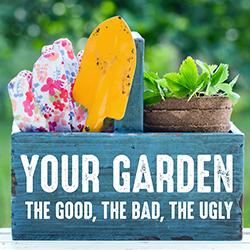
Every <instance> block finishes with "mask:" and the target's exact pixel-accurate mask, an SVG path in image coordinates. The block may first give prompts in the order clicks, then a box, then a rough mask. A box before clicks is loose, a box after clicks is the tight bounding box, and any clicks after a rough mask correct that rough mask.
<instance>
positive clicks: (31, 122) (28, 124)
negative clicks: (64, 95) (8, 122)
mask: <svg viewBox="0 0 250 250" xmlns="http://www.w3.org/2000/svg"><path fill="white" fill-rule="evenodd" d="M8 92H9V96H10V99H11V103H12V110H13V114H14V120H15V123H16V125H17V126H18V127H19V128H20V130H21V131H24V132H32V131H33V132H46V131H48V126H47V122H46V119H45V118H44V117H43V116H42V114H41V112H40V109H39V107H38V106H37V104H36V102H35V100H34V94H33V92H32V73H31V72H30V71H28V70H23V71H21V72H20V73H19V74H18V75H17V76H16V77H15V78H14V79H12V80H11V81H10V83H9V84H8Z"/></svg>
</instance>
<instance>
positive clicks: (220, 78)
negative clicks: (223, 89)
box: [211, 63, 229, 86]
mask: <svg viewBox="0 0 250 250" xmlns="http://www.w3.org/2000/svg"><path fill="white" fill-rule="evenodd" d="M228 75H229V73H228V65H227V64H223V63H221V64H220V65H219V67H218V68H217V69H216V71H215V72H214V74H213V76H212V80H211V85H212V86H214V85H216V84H219V83H223V82H224V81H226V80H227V78H228Z"/></svg>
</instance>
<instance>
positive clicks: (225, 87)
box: [216, 83, 232, 94]
mask: <svg viewBox="0 0 250 250" xmlns="http://www.w3.org/2000/svg"><path fill="white" fill-rule="evenodd" d="M216 87H217V88H218V89H219V90H221V91H223V92H225V93H226V94H229V93H231V92H232V87H231V86H230V85H229V84H228V83H220V84H217V85H216Z"/></svg>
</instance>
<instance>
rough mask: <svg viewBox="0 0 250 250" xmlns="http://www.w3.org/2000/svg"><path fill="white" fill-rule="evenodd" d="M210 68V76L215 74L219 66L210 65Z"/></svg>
mask: <svg viewBox="0 0 250 250" xmlns="http://www.w3.org/2000/svg"><path fill="white" fill-rule="evenodd" d="M208 67H209V70H210V74H213V72H214V71H215V70H216V68H217V67H218V65H217V64H211V65H208Z"/></svg>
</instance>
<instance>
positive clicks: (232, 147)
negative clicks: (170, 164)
mask: <svg viewBox="0 0 250 250" xmlns="http://www.w3.org/2000/svg"><path fill="white" fill-rule="evenodd" d="M234 131H235V132H234V133H129V134H122V133H109V134H107V133H93V134H92V133H91V134H88V133H66V134H63V133H16V134H13V135H12V167H13V174H14V177H13V180H14V183H13V187H14V190H13V191H14V192H13V197H12V214H13V216H12V232H13V238H14V239H17V240H22V239H26V240H28V239H29V240H54V239H57V240H139V239H151V240H159V239H160V240H176V239H189V240H239V239H241V233H242V207H241V206H242V205H241V201H242V193H243V147H244V136H243V134H241V133H240V132H239V131H237V130H234ZM21 154H27V155H28V157H29V158H30V157H31V156H32V155H34V154H38V155H39V156H40V159H39V161H38V165H37V169H36V172H35V176H34V183H35V186H34V192H33V193H26V190H25V187H26V180H25V178H26V177H25V174H24V170H23V167H22V163H21V161H20V155H21ZM47 154H52V155H54V156H55V157H56V158H57V159H58V163H59V180H60V178H61V169H60V166H61V155H62V154H68V155H69V156H71V155H73V154H76V155H79V157H81V155H83V154H94V155H96V156H97V157H98V159H99V162H100V174H99V181H100V192H99V193H92V192H90V193H82V192H81V188H79V189H77V190H76V191H75V192H73V193H65V191H64V190H63V189H62V187H61V185H60V181H59V186H58V188H57V190H56V191H55V192H53V193H45V192H43V190H42V189H41V184H40V181H41V180H40V179H41V158H42V157H43V156H45V155H47ZM119 154H125V155H127V156H128V157H129V159H130V163H131V166H130V169H129V172H130V173H131V187H132V185H133V182H134V179H135V173H136V168H137V163H138V158H139V156H140V155H141V154H146V155H147V157H148V161H149V165H150V171H151V176H152V179H153V183H154V187H156V186H155V178H156V155H157V154H168V155H170V156H171V157H172V158H173V160H174V162H176V157H177V155H179V154H187V155H190V156H191V157H192V158H193V159H194V162H195V164H196V163H197V160H196V158H197V155H198V154H211V155H214V154H220V155H221V156H222V158H223V159H225V156H226V154H233V166H234V167H233V192H232V193H227V192H225V190H224V189H222V192H220V193H214V192H212V193H198V192H197V191H196V190H192V191H191V192H190V193H185V194H184V193H178V192H176V187H175V189H174V192H173V193H169V192H163V193H157V192H154V193H148V192H145V191H142V192H140V193H132V192H131V193H117V192H115V191H114V188H113V183H112V181H113V180H112V177H113V176H112V174H113V169H112V164H113V159H114V157H115V156H116V155H119ZM206 166H207V169H208V170H210V176H209V177H207V178H206V180H205V184H206V185H210V186H213V178H214V172H213V170H212V165H209V164H208V165H206ZM176 168H177V166H176V165H175V166H174V170H175V171H174V175H173V180H174V183H176V181H177V173H176ZM69 170H70V171H69V176H71V163H69ZM79 171H80V172H79V181H80V183H81V173H82V169H81V167H80V168H79ZM49 176H50V173H49ZM194 176H195V179H194V183H195V185H197V169H196V168H195V175H194ZM25 200H33V201H36V200H41V201H46V200H49V201H50V202H51V204H52V206H51V214H52V215H53V214H54V206H53V205H54V204H55V203H56V202H57V201H58V200H61V201H64V202H66V201H69V200H70V201H73V202H76V201H91V202H92V203H93V206H94V213H95V214H96V215H97V220H96V222H95V223H92V222H91V221H84V220H76V219H72V220H67V219H63V220H58V219H56V218H55V217H54V216H52V217H51V219H50V220H33V219H31V220H27V219H26V214H25V212H26V210H25V206H24V201H25ZM103 200H108V201H112V200H114V201H126V202H127V203H131V202H132V201H140V202H143V201H148V202H151V201H159V202H160V203H161V205H162V209H163V210H165V212H164V216H166V218H168V219H167V220H165V221H163V222H162V223H160V222H159V221H152V220H142V221H140V220H136V221H135V220H131V219H129V218H130V216H131V208H130V207H128V209H127V215H128V219H127V220H104V219H103V218H102V207H101V205H100V201H103ZM170 200H175V201H188V200H192V201H194V202H195V204H197V203H198V202H199V201H202V200H208V201H213V200H214V201H230V200H232V201H234V204H233V207H232V217H231V219H228V220H211V219H209V220H201V219H199V218H197V217H196V218H195V219H193V220H177V219H173V220H170V219H169V217H170V211H169V210H167V209H166V208H167V204H168V202H169V201H170ZM194 212H195V214H197V213H198V207H197V206H195V208H194Z"/></svg>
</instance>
